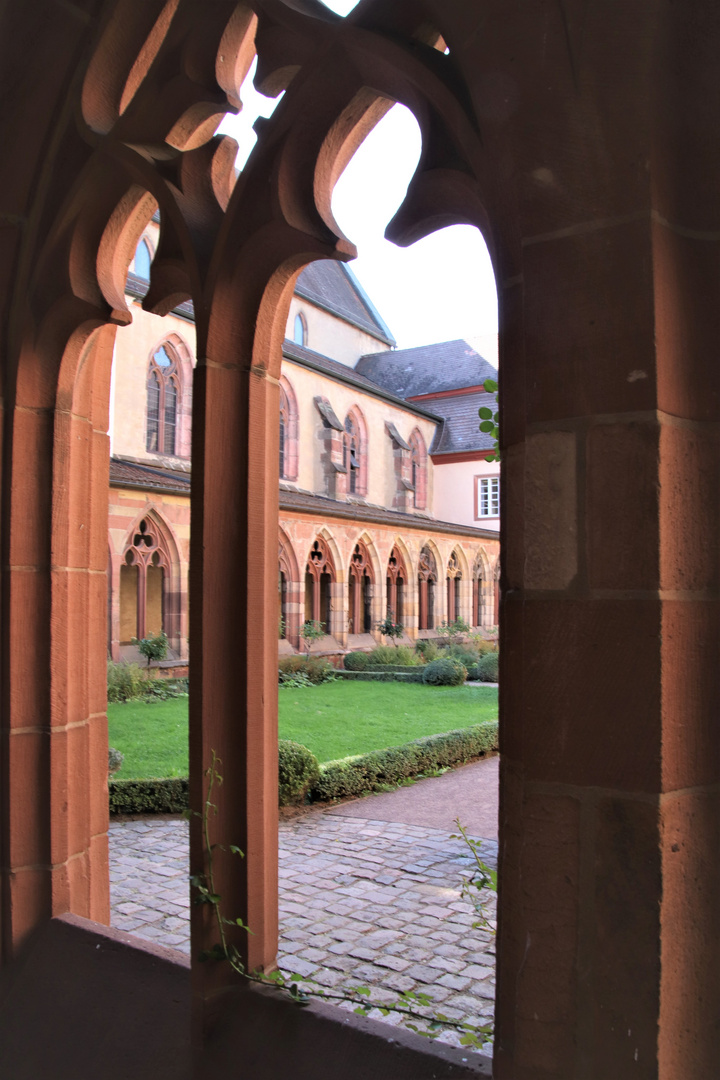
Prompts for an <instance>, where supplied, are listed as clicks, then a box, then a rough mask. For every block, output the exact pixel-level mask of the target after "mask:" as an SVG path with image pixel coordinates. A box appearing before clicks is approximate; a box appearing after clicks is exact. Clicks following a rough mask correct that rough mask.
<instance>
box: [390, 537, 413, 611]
mask: <svg viewBox="0 0 720 1080" xmlns="http://www.w3.org/2000/svg"><path fill="white" fill-rule="evenodd" d="M407 580H408V576H407V569H406V568H405V560H404V559H403V556H402V552H401V551H400V548H399V547H398V546H397V544H396V545H395V546H394V547H393V549H392V551H391V552H390V558H389V559H388V566H387V577H386V580H385V585H386V592H387V617H388V618H389V619H392V620H393V621H394V622H396V623H397V622H402V618H403V615H404V610H403V609H404V601H405V586H406V583H407Z"/></svg>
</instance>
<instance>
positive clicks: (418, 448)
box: [410, 428, 427, 510]
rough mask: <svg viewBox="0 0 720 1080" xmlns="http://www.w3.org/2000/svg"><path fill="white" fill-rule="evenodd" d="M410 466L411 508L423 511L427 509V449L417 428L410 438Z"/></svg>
mask: <svg viewBox="0 0 720 1080" xmlns="http://www.w3.org/2000/svg"><path fill="white" fill-rule="evenodd" d="M410 465H411V474H412V481H411V482H412V491H413V506H414V507H415V509H416V510H425V509H426V508H427V448H426V446H425V440H424V439H423V437H422V435H421V433H420V432H419V431H418V429H417V428H416V429H415V431H413V433H412V435H411V436H410Z"/></svg>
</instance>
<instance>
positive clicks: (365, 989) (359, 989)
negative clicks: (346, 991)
mask: <svg viewBox="0 0 720 1080" xmlns="http://www.w3.org/2000/svg"><path fill="white" fill-rule="evenodd" d="M355 993H356V994H362V995H363V997H370V987H369V986H356V987H355Z"/></svg>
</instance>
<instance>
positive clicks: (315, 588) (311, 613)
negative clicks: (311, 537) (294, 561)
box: [305, 537, 336, 634]
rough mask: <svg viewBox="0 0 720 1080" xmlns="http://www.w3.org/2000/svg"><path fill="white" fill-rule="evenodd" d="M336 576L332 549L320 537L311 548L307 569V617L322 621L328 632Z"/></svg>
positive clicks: (327, 632)
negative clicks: (331, 591)
mask: <svg viewBox="0 0 720 1080" xmlns="http://www.w3.org/2000/svg"><path fill="white" fill-rule="evenodd" d="M335 577H336V575H335V564H334V562H333V558H332V555H331V554H330V549H329V548H328V546H327V544H326V542H325V541H324V540H323V539H322V538H321V537H318V539H317V540H316V541H315V542H314V543H313V546H312V548H311V549H310V555H309V557H308V561H307V566H306V569H305V618H306V620H310V619H312V620H313V621H315V622H320V623H322V624H323V628H324V630H325V633H326V634H329V633H330V612H331V608H332V604H331V596H330V586H331V585H332V584H333V582H334V581H335Z"/></svg>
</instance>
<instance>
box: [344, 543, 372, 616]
mask: <svg viewBox="0 0 720 1080" xmlns="http://www.w3.org/2000/svg"><path fill="white" fill-rule="evenodd" d="M374 583H375V573H374V571H373V567H372V562H371V561H370V555H369V552H368V549H367V547H366V545H365V544H364V543H363V541H362V540H360V541H358V543H357V544H356V545H355V549H354V551H353V553H352V556H351V558H350V573H349V581H348V611H349V620H348V621H349V626H348V629H349V632H350V633H351V634H369V633H370V631H371V630H372V588H371V587H372V585H373V584H374Z"/></svg>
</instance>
